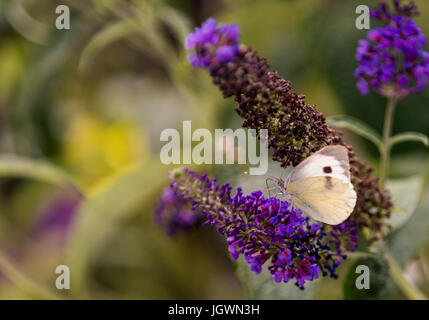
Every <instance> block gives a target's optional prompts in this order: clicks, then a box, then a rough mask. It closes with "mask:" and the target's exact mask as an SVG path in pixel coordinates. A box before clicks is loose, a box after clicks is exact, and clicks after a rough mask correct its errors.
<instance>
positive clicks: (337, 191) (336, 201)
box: [287, 176, 356, 225]
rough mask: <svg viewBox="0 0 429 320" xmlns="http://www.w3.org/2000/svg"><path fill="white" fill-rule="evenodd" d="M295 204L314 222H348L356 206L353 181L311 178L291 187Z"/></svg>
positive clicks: (288, 188)
mask: <svg viewBox="0 0 429 320" xmlns="http://www.w3.org/2000/svg"><path fill="white" fill-rule="evenodd" d="M287 193H288V194H289V196H290V198H291V199H292V202H293V205H295V206H297V207H298V208H300V209H301V210H302V211H304V212H305V213H307V214H308V215H309V216H310V217H311V218H313V219H314V220H317V221H320V222H323V223H327V224H331V225H337V224H340V223H341V222H343V221H344V220H346V219H347V218H348V217H349V216H350V214H351V213H352V211H353V209H354V207H355V204H356V192H355V190H354V189H353V185H352V184H351V183H350V181H345V180H344V179H338V178H334V177H331V176H319V177H307V178H302V179H298V180H295V181H293V182H291V183H289V184H288V185H287Z"/></svg>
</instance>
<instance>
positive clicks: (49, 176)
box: [0, 155, 82, 191]
mask: <svg viewBox="0 0 429 320" xmlns="http://www.w3.org/2000/svg"><path fill="white" fill-rule="evenodd" d="M12 177H13V178H28V179H35V180H39V181H42V182H46V183H51V184H54V185H58V186H64V185H73V186H74V187H76V188H77V189H78V190H79V191H82V188H81V187H80V184H79V183H78V182H77V181H76V180H75V179H74V178H72V177H71V176H70V175H68V174H67V173H66V172H64V171H63V170H62V169H60V168H58V167H56V166H54V165H52V164H50V163H48V162H46V161H43V160H35V159H30V158H24V157H19V156H16V155H0V178H12Z"/></svg>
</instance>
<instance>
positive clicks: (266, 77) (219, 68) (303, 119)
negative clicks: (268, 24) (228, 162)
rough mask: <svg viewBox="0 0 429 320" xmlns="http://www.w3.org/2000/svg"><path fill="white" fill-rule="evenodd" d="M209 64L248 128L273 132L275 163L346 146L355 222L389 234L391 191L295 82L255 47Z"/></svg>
mask: <svg viewBox="0 0 429 320" xmlns="http://www.w3.org/2000/svg"><path fill="white" fill-rule="evenodd" d="M404 10H405V9H404ZM407 12H408V11H407ZM212 24H213V22H212ZM204 25H206V23H204ZM197 30H200V29H197ZM204 39H207V38H203V37H201V38H200V42H199V45H200V46H201V47H204V48H205V49H206V50H207V51H209V52H214V51H215V50H216V45H212V42H210V40H209V41H207V42H204V43H203V42H202V41H204ZM197 54H198V51H197ZM198 57H199V58H203V57H204V54H202V53H201V54H200V55H198ZM207 62H208V63H209V65H208V67H207V68H208V69H209V71H210V75H211V77H212V78H213V83H214V84H215V85H217V86H218V87H219V89H220V90H221V91H222V93H223V95H224V97H231V96H233V97H235V101H236V102H237V106H236V107H235V110H236V111H237V113H238V115H239V116H240V117H242V118H243V119H244V122H243V127H245V128H251V129H256V130H258V131H259V130H260V129H268V130H269V139H268V147H269V148H270V149H272V151H273V153H272V157H273V160H274V161H279V162H280V163H281V165H282V166H283V167H286V166H290V165H292V166H296V165H298V164H299V163H300V162H301V161H303V160H304V159H306V158H307V157H308V156H310V155H311V154H313V153H314V152H316V151H318V150H320V149H321V148H323V147H324V146H326V145H344V146H345V147H346V148H347V149H348V150H349V152H348V153H349V159H350V173H351V181H352V183H353V184H354V186H355V190H356V192H357V195H358V199H357V203H356V207H355V210H354V213H353V214H352V216H351V217H350V219H351V220H353V223H354V224H355V225H356V226H358V228H359V229H361V228H367V229H368V230H369V237H370V239H371V241H374V240H376V239H380V238H383V237H384V236H385V231H386V230H387V219H386V218H388V217H389V215H390V212H391V209H392V201H391V199H390V197H389V195H388V193H387V192H386V191H385V190H383V189H382V188H381V186H380V184H379V181H378V178H376V177H374V176H373V170H372V168H371V167H369V166H368V165H367V164H366V163H365V162H364V161H362V160H360V159H359V158H358V157H357V156H356V154H355V152H354V151H353V148H352V147H351V146H350V145H347V143H346V142H345V141H344V139H343V136H342V132H340V131H338V130H334V129H332V128H330V127H329V126H328V124H327V123H326V121H325V117H324V115H323V114H322V113H321V112H319V111H318V110H317V108H316V106H315V105H310V104H308V103H307V102H306V101H305V95H302V94H298V93H296V92H295V91H294V90H293V89H292V84H291V83H290V82H289V81H287V80H285V79H283V78H282V77H281V76H280V75H279V74H278V73H277V72H275V71H270V68H269V65H268V62H267V60H266V59H265V58H263V57H260V56H259V55H258V54H257V52H256V51H255V50H253V49H252V48H251V47H249V46H246V45H240V46H239V51H238V54H237V56H235V58H234V59H233V60H231V61H229V62H228V63H219V62H218V61H217V60H216V59H211V60H210V59H208V60H207ZM332 228H333V229H336V228H337V227H332ZM347 237H348V235H345V238H347Z"/></svg>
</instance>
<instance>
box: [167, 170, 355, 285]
mask: <svg viewBox="0 0 429 320" xmlns="http://www.w3.org/2000/svg"><path fill="white" fill-rule="evenodd" d="M170 179H171V180H172V184H171V188H172V189H173V190H174V191H175V195H176V197H177V198H179V199H181V200H183V201H191V203H192V210H193V211H194V212H195V213H198V214H201V215H203V216H204V218H205V221H204V223H203V225H211V226H215V227H216V228H217V230H218V231H219V233H221V234H222V235H224V236H225V237H226V240H227V243H228V246H229V247H228V249H229V252H230V253H231V255H232V257H233V259H237V258H238V257H239V256H240V255H243V256H244V259H245V260H246V261H247V263H248V264H249V266H250V268H251V270H252V271H253V272H255V273H260V272H261V271H262V267H263V265H264V264H265V263H267V262H268V264H269V266H268V270H269V271H270V272H271V274H272V276H273V278H274V280H275V281H277V282H281V281H283V282H288V281H289V280H291V279H295V281H296V285H297V286H298V287H300V288H303V286H304V284H305V282H306V281H310V280H313V279H315V278H318V277H319V274H320V273H322V275H323V276H328V275H330V276H331V277H334V278H336V277H337V275H336V274H335V270H336V268H337V267H338V266H339V265H340V264H341V262H342V261H343V259H345V258H346V254H345V253H344V252H345V251H353V250H354V247H355V246H356V244H355V245H352V246H349V247H348V248H346V246H344V243H343V241H345V239H346V238H345V237H344V234H347V232H345V233H344V234H342V236H341V237H340V238H337V237H336V236H335V234H332V233H333V232H339V230H338V231H334V230H331V231H330V232H327V231H326V230H325V226H324V225H321V224H317V223H311V222H310V220H309V218H304V217H303V216H302V214H301V211H300V210H298V209H295V208H293V207H292V206H291V205H290V204H289V203H288V202H286V201H281V200H279V199H277V198H275V197H272V198H265V197H264V196H263V195H262V192H261V191H255V192H253V193H251V194H248V195H244V194H243V192H242V191H241V189H240V188H239V189H237V192H236V194H235V195H234V196H232V195H231V191H232V188H231V186H230V185H229V184H224V185H221V186H219V185H218V184H217V182H216V179H209V178H208V177H207V175H202V176H200V175H198V174H196V173H195V172H192V171H190V170H189V169H187V168H180V169H179V170H176V171H174V172H172V173H171V174H170ZM343 228H347V226H343ZM355 229H356V228H355ZM348 231H350V230H348ZM355 231H356V232H355ZM351 233H352V235H351V236H352V237H353V240H356V237H357V235H356V233H357V229H356V230H351ZM331 234H332V235H333V236H331Z"/></svg>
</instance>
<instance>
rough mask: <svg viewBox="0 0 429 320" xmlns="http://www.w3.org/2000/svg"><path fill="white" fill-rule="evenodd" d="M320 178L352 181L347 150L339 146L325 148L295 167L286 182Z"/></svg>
mask: <svg viewBox="0 0 429 320" xmlns="http://www.w3.org/2000/svg"><path fill="white" fill-rule="evenodd" d="M318 176H331V177H334V178H337V179H341V180H345V181H350V165H349V157H348V154H347V149H346V148H345V147H343V146H337V145H336V146H327V147H324V148H323V149H321V150H319V151H318V152H316V153H315V154H313V155H311V156H310V157H308V158H307V159H305V160H304V161H302V162H301V163H300V164H299V165H298V166H297V167H295V168H294V169H293V170H292V172H291V173H290V175H289V177H288V178H287V179H286V181H287V182H288V183H290V182H292V181H295V180H298V179H302V178H307V177H318Z"/></svg>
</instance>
